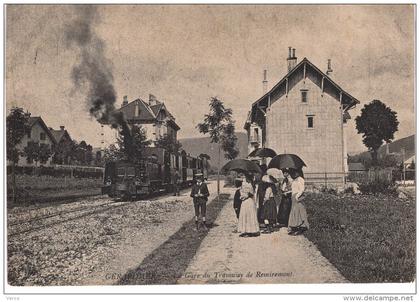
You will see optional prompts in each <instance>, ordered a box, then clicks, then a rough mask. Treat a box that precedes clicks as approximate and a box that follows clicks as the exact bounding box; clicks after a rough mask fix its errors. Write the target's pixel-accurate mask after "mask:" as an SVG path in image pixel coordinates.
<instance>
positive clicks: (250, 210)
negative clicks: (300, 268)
mask: <svg viewBox="0 0 420 302" xmlns="http://www.w3.org/2000/svg"><path fill="white" fill-rule="evenodd" d="M240 193H241V200H242V204H241V211H240V213H239V221H238V233H241V235H239V236H241V237H245V236H258V235H259V234H260V226H259V224H258V218H257V204H256V202H255V192H254V187H253V185H252V176H251V175H246V179H245V181H244V182H243V183H242V187H241V189H240Z"/></svg>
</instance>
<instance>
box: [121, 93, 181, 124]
mask: <svg viewBox="0 0 420 302" xmlns="http://www.w3.org/2000/svg"><path fill="white" fill-rule="evenodd" d="M155 101H156V104H155V105H149V104H148V103H147V102H145V101H143V100H142V99H140V98H138V99H135V100H134V101H132V102H130V103H128V104H127V105H124V106H122V107H121V108H119V109H118V111H122V112H123V113H124V117H125V118H126V119H127V120H128V121H134V122H139V123H141V122H149V123H150V122H155V121H157V119H158V116H159V113H160V112H161V110H165V111H166V113H167V115H168V116H169V119H168V121H167V122H168V123H170V124H171V125H173V127H174V128H175V129H176V130H179V129H180V127H179V126H178V125H177V124H176V122H175V118H174V117H173V116H172V114H171V113H170V112H169V111H168V110H167V109H166V106H165V104H164V103H163V102H159V101H157V100H155ZM136 106H139V112H138V116H136V115H135V114H136V109H135V108H136Z"/></svg>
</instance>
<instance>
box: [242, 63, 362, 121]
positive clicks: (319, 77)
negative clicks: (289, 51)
mask: <svg viewBox="0 0 420 302" xmlns="http://www.w3.org/2000/svg"><path fill="white" fill-rule="evenodd" d="M298 74H299V75H298ZM300 76H301V77H302V78H300ZM304 77H306V78H309V79H310V80H312V81H313V82H314V83H315V84H316V85H318V86H319V87H321V86H323V88H324V93H326V94H329V95H331V96H332V97H333V98H335V99H336V100H337V101H340V95H341V101H342V103H343V105H344V106H345V107H344V110H345V111H347V110H349V109H350V108H352V107H353V106H355V105H356V104H359V103H360V102H359V101H358V100H357V99H356V98H355V97H353V96H352V95H350V94H349V93H348V92H346V91H344V89H342V88H341V87H340V86H339V85H338V84H336V83H335V82H334V81H333V80H332V79H331V78H330V77H329V76H328V75H327V74H325V73H324V72H322V71H321V70H320V69H319V68H318V67H316V66H315V65H314V64H313V63H311V62H310V61H309V60H308V59H307V58H303V60H302V61H301V62H299V63H298V64H297V65H296V66H295V67H294V68H293V69H292V70H290V71H289V72H288V73H287V74H286V75H285V76H284V77H283V78H282V79H281V80H280V81H279V82H278V83H277V84H276V85H274V86H273V88H271V89H270V90H269V91H268V92H267V93H266V94H264V95H263V96H262V97H260V98H259V99H258V100H256V101H255V102H254V103H253V104H252V110H251V115H250V118H249V121H252V118H253V115H252V113H253V111H256V110H257V109H258V108H266V107H267V106H269V104H268V102H269V101H268V100H269V99H270V105H271V104H272V103H274V102H275V101H277V99H279V98H280V97H277V98H274V99H271V96H279V95H280V96H282V95H284V94H287V93H288V91H290V90H291V89H292V88H293V86H294V85H296V84H297V83H298V82H300V80H302V79H304ZM289 79H290V81H289ZM322 82H323V84H322ZM286 90H288V91H286ZM348 117H349V116H346V117H345V118H348ZM249 121H247V122H246V123H245V128H246V127H247V126H248V125H249Z"/></svg>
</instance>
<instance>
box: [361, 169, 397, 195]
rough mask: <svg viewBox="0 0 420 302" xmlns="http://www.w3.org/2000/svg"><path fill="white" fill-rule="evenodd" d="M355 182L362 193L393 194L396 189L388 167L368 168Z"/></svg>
mask: <svg viewBox="0 0 420 302" xmlns="http://www.w3.org/2000/svg"><path fill="white" fill-rule="evenodd" d="M357 184H358V185H359V189H360V191H361V192H362V193H363V194H378V193H385V194H394V193H396V191H397V185H396V184H395V182H394V180H393V177H392V170H389V169H375V170H369V172H368V173H367V174H366V177H364V178H360V179H359V181H358V182H357Z"/></svg>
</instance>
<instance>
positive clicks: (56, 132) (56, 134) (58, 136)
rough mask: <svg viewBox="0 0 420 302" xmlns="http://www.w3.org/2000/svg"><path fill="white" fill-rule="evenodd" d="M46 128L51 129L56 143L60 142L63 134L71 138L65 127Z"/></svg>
mask: <svg viewBox="0 0 420 302" xmlns="http://www.w3.org/2000/svg"><path fill="white" fill-rule="evenodd" d="M48 129H49V130H50V131H51V134H52V135H53V136H54V138H55V140H56V141H57V143H58V142H60V141H61V139H62V138H63V137H64V136H65V135H68V137H69V139H70V140H71V137H70V134H69V133H68V131H67V130H66V129H59V130H55V129H53V128H48Z"/></svg>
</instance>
